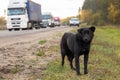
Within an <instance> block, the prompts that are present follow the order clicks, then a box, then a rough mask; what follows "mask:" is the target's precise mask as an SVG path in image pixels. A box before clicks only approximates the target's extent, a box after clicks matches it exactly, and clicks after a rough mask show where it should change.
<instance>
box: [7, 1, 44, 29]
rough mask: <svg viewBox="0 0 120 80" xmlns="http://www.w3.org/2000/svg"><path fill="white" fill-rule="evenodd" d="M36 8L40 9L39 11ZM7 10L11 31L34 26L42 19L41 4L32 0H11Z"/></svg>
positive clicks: (8, 24) (8, 26)
mask: <svg viewBox="0 0 120 80" xmlns="http://www.w3.org/2000/svg"><path fill="white" fill-rule="evenodd" d="M34 8H36V9H38V12H36V11H35V10H36V9H34ZM7 12H8V13H7V29H8V30H9V31H11V30H12V29H28V28H32V27H33V26H34V25H35V24H37V23H38V24H40V22H41V21H42V18H41V14H40V13H41V5H38V4H36V3H34V2H32V1H31V0H10V1H9V5H8V9H7ZM38 15H39V16H38Z"/></svg>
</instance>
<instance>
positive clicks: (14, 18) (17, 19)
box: [11, 18, 21, 20]
mask: <svg viewBox="0 0 120 80" xmlns="http://www.w3.org/2000/svg"><path fill="white" fill-rule="evenodd" d="M11 20H21V19H20V18H11Z"/></svg>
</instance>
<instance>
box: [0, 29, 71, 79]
mask: <svg viewBox="0 0 120 80" xmlns="http://www.w3.org/2000/svg"><path fill="white" fill-rule="evenodd" d="M72 29H73V28H70V27H66V28H60V29H57V30H52V31H48V32H42V33H35V34H30V35H24V36H15V37H6V38H2V39H0V80H1V79H3V80H4V79H5V80H32V79H35V78H36V77H37V78H40V77H41V76H42V75H43V74H44V73H43V71H44V70H45V69H46V66H47V63H49V61H51V60H53V59H55V58H57V57H59V56H60V54H59V53H60V51H59V50H57V51H50V49H51V48H53V47H55V46H58V45H59V43H60V39H61V35H62V34H63V33H64V32H68V31H70V30H72ZM40 40H46V41H47V42H46V43H45V44H42V45H41V44H38V42H39V41H40ZM40 49H42V50H43V51H44V52H45V55H44V56H40V57H39V56H36V52H37V51H39V50H40Z"/></svg>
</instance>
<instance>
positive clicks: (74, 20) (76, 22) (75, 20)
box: [69, 18, 80, 26]
mask: <svg viewBox="0 0 120 80" xmlns="http://www.w3.org/2000/svg"><path fill="white" fill-rule="evenodd" d="M69 25H70V26H79V25H80V21H79V19H78V18H71V19H70V20H69Z"/></svg>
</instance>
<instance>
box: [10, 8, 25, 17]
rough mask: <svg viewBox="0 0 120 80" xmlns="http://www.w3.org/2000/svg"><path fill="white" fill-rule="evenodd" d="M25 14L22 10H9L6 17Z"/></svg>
mask: <svg viewBox="0 0 120 80" xmlns="http://www.w3.org/2000/svg"><path fill="white" fill-rule="evenodd" d="M24 13H25V10H24V8H9V9H8V15H9V16H10V15H23V14H24Z"/></svg>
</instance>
